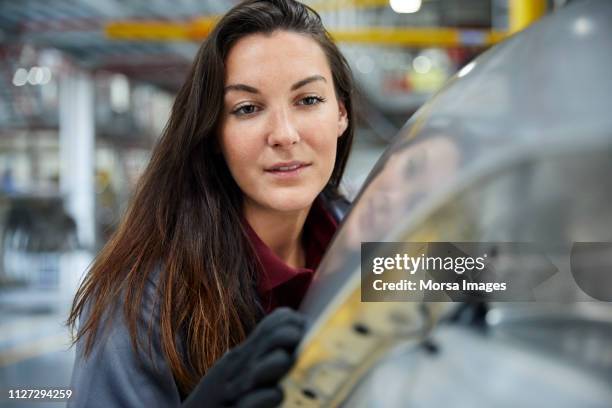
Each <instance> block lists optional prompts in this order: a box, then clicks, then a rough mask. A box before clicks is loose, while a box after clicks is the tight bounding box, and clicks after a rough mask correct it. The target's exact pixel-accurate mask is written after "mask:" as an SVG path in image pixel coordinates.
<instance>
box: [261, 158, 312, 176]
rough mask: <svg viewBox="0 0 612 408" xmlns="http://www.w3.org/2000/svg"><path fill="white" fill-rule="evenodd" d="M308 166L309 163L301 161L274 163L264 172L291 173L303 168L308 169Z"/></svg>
mask: <svg viewBox="0 0 612 408" xmlns="http://www.w3.org/2000/svg"><path fill="white" fill-rule="evenodd" d="M310 165H311V163H306V162H302V161H290V162H282V163H275V164H274V165H272V166H270V167H267V168H266V169H265V171H267V172H271V173H291V172H295V171H297V170H300V169H302V168H304V167H308V166H310Z"/></svg>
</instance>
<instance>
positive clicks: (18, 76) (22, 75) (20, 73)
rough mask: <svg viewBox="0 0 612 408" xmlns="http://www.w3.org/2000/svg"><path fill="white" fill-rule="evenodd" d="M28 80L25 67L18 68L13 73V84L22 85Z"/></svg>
mask: <svg viewBox="0 0 612 408" xmlns="http://www.w3.org/2000/svg"><path fill="white" fill-rule="evenodd" d="M27 81H28V70H27V69H25V68H18V69H17V71H15V75H13V85H15V86H24V85H25V84H26V82H27Z"/></svg>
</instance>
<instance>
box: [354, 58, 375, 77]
mask: <svg viewBox="0 0 612 408" xmlns="http://www.w3.org/2000/svg"><path fill="white" fill-rule="evenodd" d="M355 65H356V66H357V69H358V70H359V72H361V73H362V74H369V73H370V72H372V71H373V70H374V61H373V60H372V58H371V57H369V56H368V55H362V56H361V57H359V59H358V60H357V62H356V64H355Z"/></svg>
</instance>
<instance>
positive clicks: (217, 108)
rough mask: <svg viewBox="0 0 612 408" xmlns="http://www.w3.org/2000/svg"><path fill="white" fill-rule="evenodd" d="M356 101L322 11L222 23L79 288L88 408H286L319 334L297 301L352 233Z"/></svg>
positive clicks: (269, 11)
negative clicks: (334, 244)
mask: <svg viewBox="0 0 612 408" xmlns="http://www.w3.org/2000/svg"><path fill="white" fill-rule="evenodd" d="M351 92H352V80H351V74H350V70H349V68H348V65H347V63H346V61H345V59H344V58H343V57H342V55H341V54H340V52H339V51H338V49H337V48H336V46H335V45H334V44H333V42H332V41H331V40H330V37H329V35H328V34H327V32H326V31H325V29H324V28H323V26H322V25H321V21H320V18H319V16H318V15H317V14H316V13H315V12H314V11H313V10H311V9H310V8H308V7H306V6H304V5H302V4H300V3H298V2H295V1H293V0H268V1H265V0H248V1H245V2H243V3H241V4H239V5H237V6H236V7H234V8H233V9H232V10H230V11H229V12H228V13H227V14H226V15H225V16H224V17H223V18H222V19H221V20H220V21H219V23H218V24H217V26H216V27H215V28H214V30H213V31H212V32H211V34H210V35H209V36H208V38H207V39H206V40H205V41H204V43H203V44H202V46H201V48H200V50H199V52H198V54H197V56H196V59H195V61H194V64H193V66H192V68H191V71H190V73H189V74H188V76H187V79H186V82H185V84H184V85H183V87H182V88H181V90H180V91H179V93H178V95H177V97H176V101H175V103H174V106H173V109H172V113H171V117H170V120H169V123H168V126H167V128H166V130H165V132H164V134H163V135H162V137H161V139H160V141H159V142H158V144H157V146H156V147H155V149H154V151H153V154H152V158H151V161H150V163H149V166H148V167H147V169H146V171H145V172H144V174H143V176H142V179H141V181H140V185H139V187H138V189H137V192H136V194H135V196H134V199H133V202H132V203H131V206H130V208H129V210H128V212H127V214H126V216H125V218H124V220H123V221H122V223H121V224H120V226H119V228H118V230H117V232H116V234H115V235H114V237H113V238H112V239H111V240H110V241H109V242H108V244H107V245H106V246H105V247H104V249H103V250H102V251H101V252H100V254H99V255H98V257H97V258H96V260H95V262H94V264H93V266H92V268H91V270H90V272H89V274H88V275H87V277H86V279H85V281H84V282H83V284H82V286H81V287H80V288H79V291H78V292H77V295H76V298H75V301H74V304H73V308H72V311H71V314H70V317H69V321H68V322H69V324H71V325H72V327H73V328H74V325H75V324H76V321H77V320H79V322H80V326H79V331H78V334H77V336H76V340H75V341H76V344H77V361H76V363H75V370H74V374H73V384H72V387H73V389H74V395H75V397H74V399H73V401H72V404H73V405H74V406H87V407H91V406H104V407H108V406H138V407H140V406H147V407H152V406H166V407H167V406H178V405H180V404H181V403H183V405H184V406H194V407H195V406H206V407H208V406H211V407H216V406H275V405H277V404H278V403H279V402H280V400H281V399H282V393H281V392H280V390H279V388H278V382H279V381H280V379H281V378H282V377H283V376H284V375H285V374H286V373H287V372H288V370H289V369H290V367H291V365H292V363H293V351H294V350H295V347H296V346H297V344H298V343H299V341H300V339H301V337H302V335H303V331H304V322H303V319H302V317H301V316H300V315H298V314H297V313H296V312H293V311H290V310H289V309H287V308H284V307H283V306H289V307H292V308H295V307H297V306H298V305H299V303H300V301H301V298H302V297H303V295H304V293H305V291H306V289H307V287H308V284H309V282H310V279H311V278H312V273H313V270H314V269H316V267H317V265H318V263H319V261H320V258H321V256H322V254H323V252H324V250H325V248H326V247H327V245H328V244H329V241H330V240H331V237H332V235H333V234H334V232H335V229H336V227H337V224H336V221H337V219H334V217H332V215H333V214H334V211H333V210H332V207H331V206H330V202H331V201H333V200H334V199H337V198H338V197H339V194H338V185H339V182H340V179H341V178H342V174H343V171H344V167H345V164H346V161H347V158H348V154H349V150H350V146H351V142H352V137H353V116H352V115H353V114H352V103H351ZM277 308H279V309H278V310H276V311H275V312H273V313H271V314H269V315H268V316H267V317H265V318H264V319H263V320H262V317H264V316H265V315H266V314H268V313H270V312H271V311H272V310H274V309H277ZM228 350H230V351H229V352H227V351H228ZM226 352H227V353H226Z"/></svg>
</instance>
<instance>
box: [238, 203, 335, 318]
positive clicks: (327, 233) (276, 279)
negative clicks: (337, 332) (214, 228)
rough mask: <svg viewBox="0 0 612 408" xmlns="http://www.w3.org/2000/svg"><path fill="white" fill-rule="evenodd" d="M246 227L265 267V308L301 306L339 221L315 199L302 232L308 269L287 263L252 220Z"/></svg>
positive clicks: (261, 286)
mask: <svg viewBox="0 0 612 408" xmlns="http://www.w3.org/2000/svg"><path fill="white" fill-rule="evenodd" d="M245 227H246V231H247V234H248V236H249V239H250V241H251V244H252V245H253V248H254V250H255V253H256V254H257V256H258V258H259V261H260V264H261V266H262V271H261V273H260V275H259V280H258V284H257V290H258V293H259V296H260V299H261V304H262V307H263V308H264V310H265V311H266V313H269V312H271V311H272V310H274V309H275V308H277V307H281V306H288V307H291V308H293V309H297V308H298V306H299V305H300V303H301V302H302V299H303V298H304V295H305V294H306V291H307V290H308V287H309V286H310V283H311V282H312V278H313V276H314V273H315V270H316V269H317V267H318V266H319V263H320V262H321V258H323V254H324V253H325V250H326V249H327V247H328V246H329V243H330V242H331V240H332V238H333V236H334V234H335V232H336V229H337V228H338V223H337V222H336V221H335V220H334V219H333V218H332V216H331V215H330V214H329V212H327V210H326V209H325V208H324V207H323V205H322V204H321V202H320V200H319V199H317V200H315V202H314V203H313V205H312V207H311V209H310V212H309V213H308V217H306V221H305V223H304V231H303V234H302V242H303V245H304V254H305V258H306V265H305V267H304V268H293V267H291V266H289V265H287V264H286V263H285V262H284V261H283V260H282V259H280V258H279V257H278V256H277V255H276V254H275V253H274V252H273V251H272V250H271V249H270V248H268V246H267V245H266V244H265V243H264V242H263V241H262V240H261V238H259V236H258V235H257V233H256V232H255V231H254V230H253V229H252V228H251V226H250V225H249V224H248V222H245Z"/></svg>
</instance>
